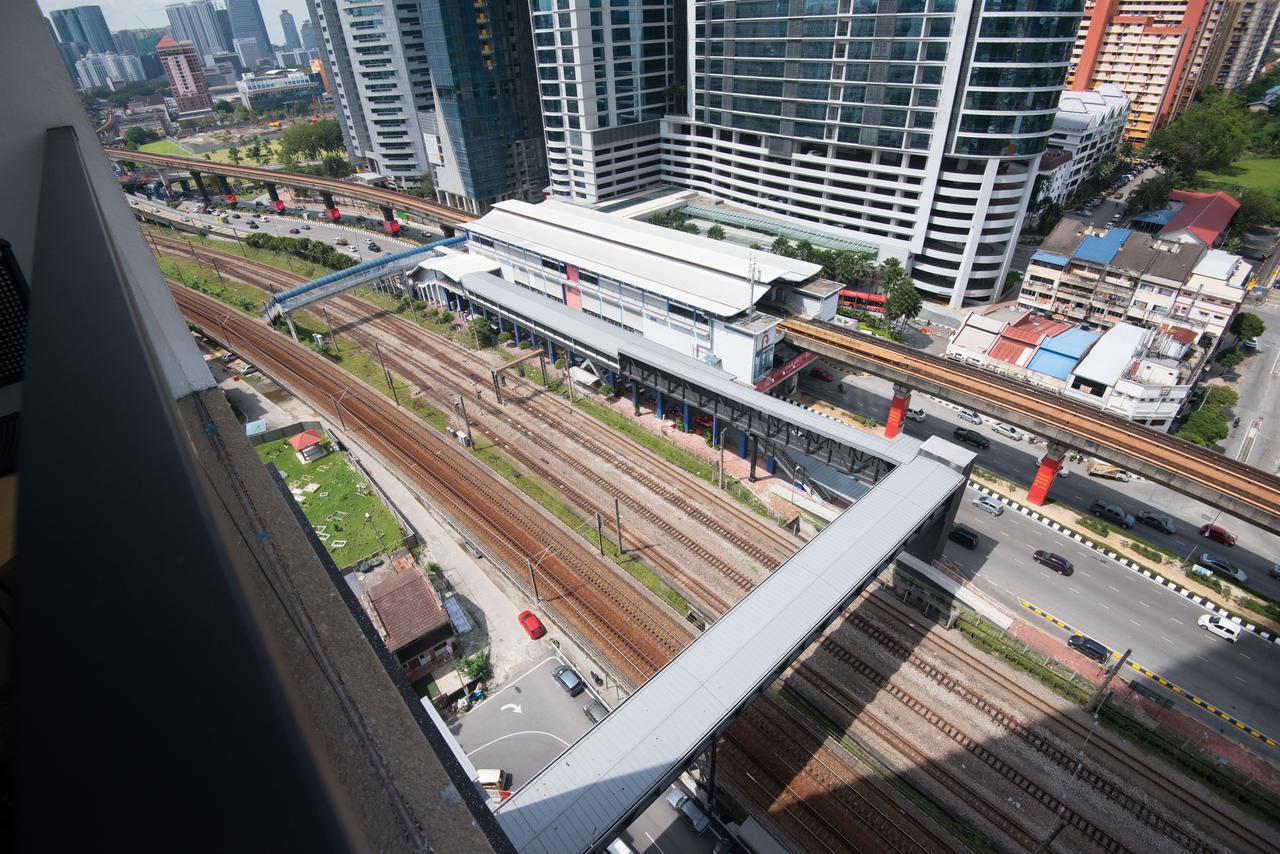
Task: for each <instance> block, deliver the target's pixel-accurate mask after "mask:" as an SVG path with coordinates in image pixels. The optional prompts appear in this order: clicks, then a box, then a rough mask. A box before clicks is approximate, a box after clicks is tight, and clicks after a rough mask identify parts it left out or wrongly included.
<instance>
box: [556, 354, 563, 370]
mask: <svg viewBox="0 0 1280 854" xmlns="http://www.w3.org/2000/svg"><path fill="white" fill-rule="evenodd" d="M556 367H557V368H559V369H560V370H562V371H563V370H564V356H561V357H560V358H559V359H556Z"/></svg>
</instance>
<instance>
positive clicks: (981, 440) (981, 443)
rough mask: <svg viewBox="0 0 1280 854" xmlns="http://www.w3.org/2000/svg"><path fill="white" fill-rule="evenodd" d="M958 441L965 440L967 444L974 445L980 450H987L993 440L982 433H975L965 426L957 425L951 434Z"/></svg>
mask: <svg viewBox="0 0 1280 854" xmlns="http://www.w3.org/2000/svg"><path fill="white" fill-rule="evenodd" d="M951 435H952V436H954V437H955V438H956V440H957V441H960V442H964V443H965V444H966V445H972V446H973V447H975V448H977V449H978V450H979V451H985V450H986V449H987V448H989V447H991V440H990V439H988V438H987V437H986V436H983V435H982V434H981V433H975V432H973V431H972V430H969V429H968V428H965V427H957V428H956V429H955V431H954V432H953V433H952V434H951Z"/></svg>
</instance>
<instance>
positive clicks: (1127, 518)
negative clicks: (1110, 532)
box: [1089, 501, 1135, 528]
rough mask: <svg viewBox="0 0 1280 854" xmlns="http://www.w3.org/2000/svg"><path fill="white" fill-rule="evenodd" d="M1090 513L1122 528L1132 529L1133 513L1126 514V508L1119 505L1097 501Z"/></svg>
mask: <svg viewBox="0 0 1280 854" xmlns="http://www.w3.org/2000/svg"><path fill="white" fill-rule="evenodd" d="M1089 512H1090V513H1092V514H1093V515H1095V516H1097V517H1098V518H1099V519H1106V520H1107V521H1108V522H1114V523H1115V524H1117V525H1119V526H1120V527H1121V528H1132V527H1133V523H1134V521H1135V520H1134V518H1133V514H1132V513H1126V512H1124V508H1123V507H1121V506H1120V505H1118V504H1112V503H1111V502H1110V501H1095V502H1093V506H1091V507H1090V508H1089Z"/></svg>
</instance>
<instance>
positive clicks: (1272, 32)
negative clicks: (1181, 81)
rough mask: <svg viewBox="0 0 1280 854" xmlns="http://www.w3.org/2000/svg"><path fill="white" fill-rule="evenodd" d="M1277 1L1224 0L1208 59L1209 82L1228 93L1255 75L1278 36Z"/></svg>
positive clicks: (1279, 15)
mask: <svg viewBox="0 0 1280 854" xmlns="http://www.w3.org/2000/svg"><path fill="white" fill-rule="evenodd" d="M1277 20H1280V0H1227V2H1226V9H1225V10H1224V11H1223V14H1222V21H1221V22H1220V23H1219V25H1218V37H1217V39H1216V41H1215V43H1214V47H1213V54H1212V56H1211V57H1210V59H1209V72H1208V75H1207V76H1206V80H1207V82H1208V83H1211V84H1213V85H1215V86H1217V87H1218V88H1219V89H1221V90H1222V91H1224V92H1230V91H1231V90H1233V89H1237V88H1239V87H1241V86H1243V85H1244V84H1246V83H1248V82H1249V81H1251V80H1252V79H1253V78H1254V77H1256V76H1257V75H1258V72H1259V70H1261V68H1262V63H1263V61H1264V60H1265V59H1266V58H1267V52H1268V51H1270V49H1271V44H1272V42H1273V41H1274V39H1275V38H1276V36H1277V35H1278V34H1280V28H1277Z"/></svg>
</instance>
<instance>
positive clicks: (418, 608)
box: [369, 567, 453, 680]
mask: <svg viewBox="0 0 1280 854" xmlns="http://www.w3.org/2000/svg"><path fill="white" fill-rule="evenodd" d="M369 603H370V604H371V605H372V606H373V611H374V613H375V614H377V615H378V620H379V621H380V622H381V623H382V634H383V637H384V639H385V640H386V644H387V649H389V650H391V652H392V654H394V655H395V657H396V659H397V660H398V661H399V662H400V666H401V667H402V668H404V671H405V673H406V674H407V675H408V677H409V679H410V680H413V679H417V678H418V677H419V675H420V672H421V671H423V670H426V669H429V668H430V666H431V664H432V663H433V662H435V661H437V660H440V659H442V658H448V657H449V656H450V655H452V653H453V650H452V646H451V645H450V639H451V638H452V637H453V623H452V622H450V620H449V615H448V614H447V613H445V610H444V608H443V607H442V606H441V604H440V598H439V597H438V596H437V595H436V591H435V589H434V588H432V586H431V583H430V582H428V581H427V579H426V577H425V576H424V575H423V574H422V571H421V570H419V569H418V568H417V567H414V568H412V569H410V570H408V571H407V572H399V573H396V575H395V576H393V577H391V578H388V579H387V580H386V581H383V582H381V583H380V584H377V585H375V586H374V587H373V588H372V589H370V590H369Z"/></svg>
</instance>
